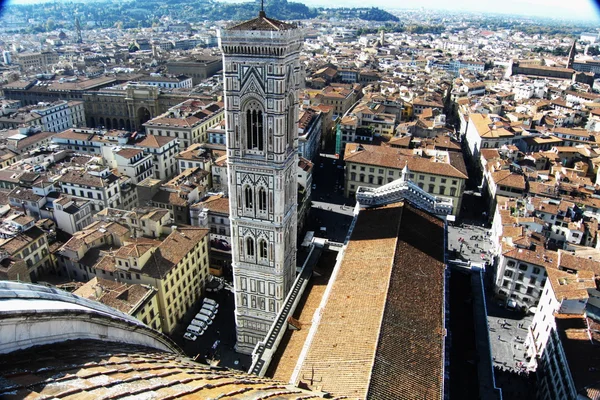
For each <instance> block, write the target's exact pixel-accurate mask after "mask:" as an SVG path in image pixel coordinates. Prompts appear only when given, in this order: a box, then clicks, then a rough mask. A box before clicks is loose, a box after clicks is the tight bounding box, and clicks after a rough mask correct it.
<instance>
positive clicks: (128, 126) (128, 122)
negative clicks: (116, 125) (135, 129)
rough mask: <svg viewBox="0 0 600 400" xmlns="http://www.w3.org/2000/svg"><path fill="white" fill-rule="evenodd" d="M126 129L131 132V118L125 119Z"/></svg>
mask: <svg viewBox="0 0 600 400" xmlns="http://www.w3.org/2000/svg"><path fill="white" fill-rule="evenodd" d="M125 130H127V131H130V132H131V122H130V121H129V120H127V121H125Z"/></svg>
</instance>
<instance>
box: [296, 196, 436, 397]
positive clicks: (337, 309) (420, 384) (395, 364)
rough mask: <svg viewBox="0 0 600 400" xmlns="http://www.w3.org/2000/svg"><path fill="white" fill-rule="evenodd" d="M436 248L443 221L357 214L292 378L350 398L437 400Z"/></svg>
mask: <svg viewBox="0 0 600 400" xmlns="http://www.w3.org/2000/svg"><path fill="white" fill-rule="evenodd" d="M442 244H443V225H442V222H441V221H439V220H437V219H435V218H433V217H430V216H428V215H426V214H424V213H422V212H420V211H417V210H415V209H413V208H412V207H410V206H403V205H402V204H395V205H390V206H387V207H383V208H380V209H371V210H362V211H361V212H360V214H359V216H358V221H357V223H356V226H355V228H354V231H353V233H352V237H351V240H350V242H349V244H348V247H347V249H346V251H345V254H344V256H343V257H344V258H343V260H342V262H341V264H340V265H339V267H338V268H339V269H338V271H337V275H335V278H334V280H333V281H331V282H330V283H329V288H328V290H329V294H328V297H327V299H326V303H324V307H323V308H322V309H321V310H318V311H317V313H318V315H319V316H320V320H318V321H316V322H314V323H315V324H317V325H313V327H312V329H313V330H314V335H313V336H312V337H311V338H309V339H308V340H309V341H307V343H306V344H305V349H306V353H305V356H304V357H303V358H301V359H300V361H299V365H298V366H297V369H298V370H299V374H298V377H299V380H302V381H303V382H304V383H307V379H306V378H303V377H307V376H313V377H314V378H315V379H317V380H319V383H318V385H319V386H321V387H322V388H323V389H324V390H327V391H328V392H331V393H332V394H334V395H338V396H348V397H350V398H384V399H400V398H407V397H411V398H427V399H435V398H441V397H442V388H443V385H442V382H443V375H444V374H443V371H444V357H443V346H444V340H443V337H444V335H445V331H444V316H443V304H444V264H443V246H442ZM417 265H418V266H419V267H416V266H417ZM334 274H335V273H334ZM364 282H368V285H364V284H363V283H364ZM415 304H419V306H418V307H415ZM367 391H368V392H367Z"/></svg>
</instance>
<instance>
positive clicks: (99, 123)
mask: <svg viewBox="0 0 600 400" xmlns="http://www.w3.org/2000/svg"><path fill="white" fill-rule="evenodd" d="M98 125H100V128H105V126H104V118H102V117H100V119H99V120H98Z"/></svg>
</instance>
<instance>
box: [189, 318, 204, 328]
mask: <svg viewBox="0 0 600 400" xmlns="http://www.w3.org/2000/svg"><path fill="white" fill-rule="evenodd" d="M190 325H194V326H198V327H200V328H202V329H207V328H208V325H207V324H206V323H205V322H204V321H199V320H197V319H193V320H192V322H190Z"/></svg>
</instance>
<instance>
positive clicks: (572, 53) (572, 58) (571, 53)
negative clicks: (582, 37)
mask: <svg viewBox="0 0 600 400" xmlns="http://www.w3.org/2000/svg"><path fill="white" fill-rule="evenodd" d="M576 43H577V40H573V45H572V46H571V50H569V61H568V62H567V68H573V61H575V54H577V49H576V48H575V44H576Z"/></svg>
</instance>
